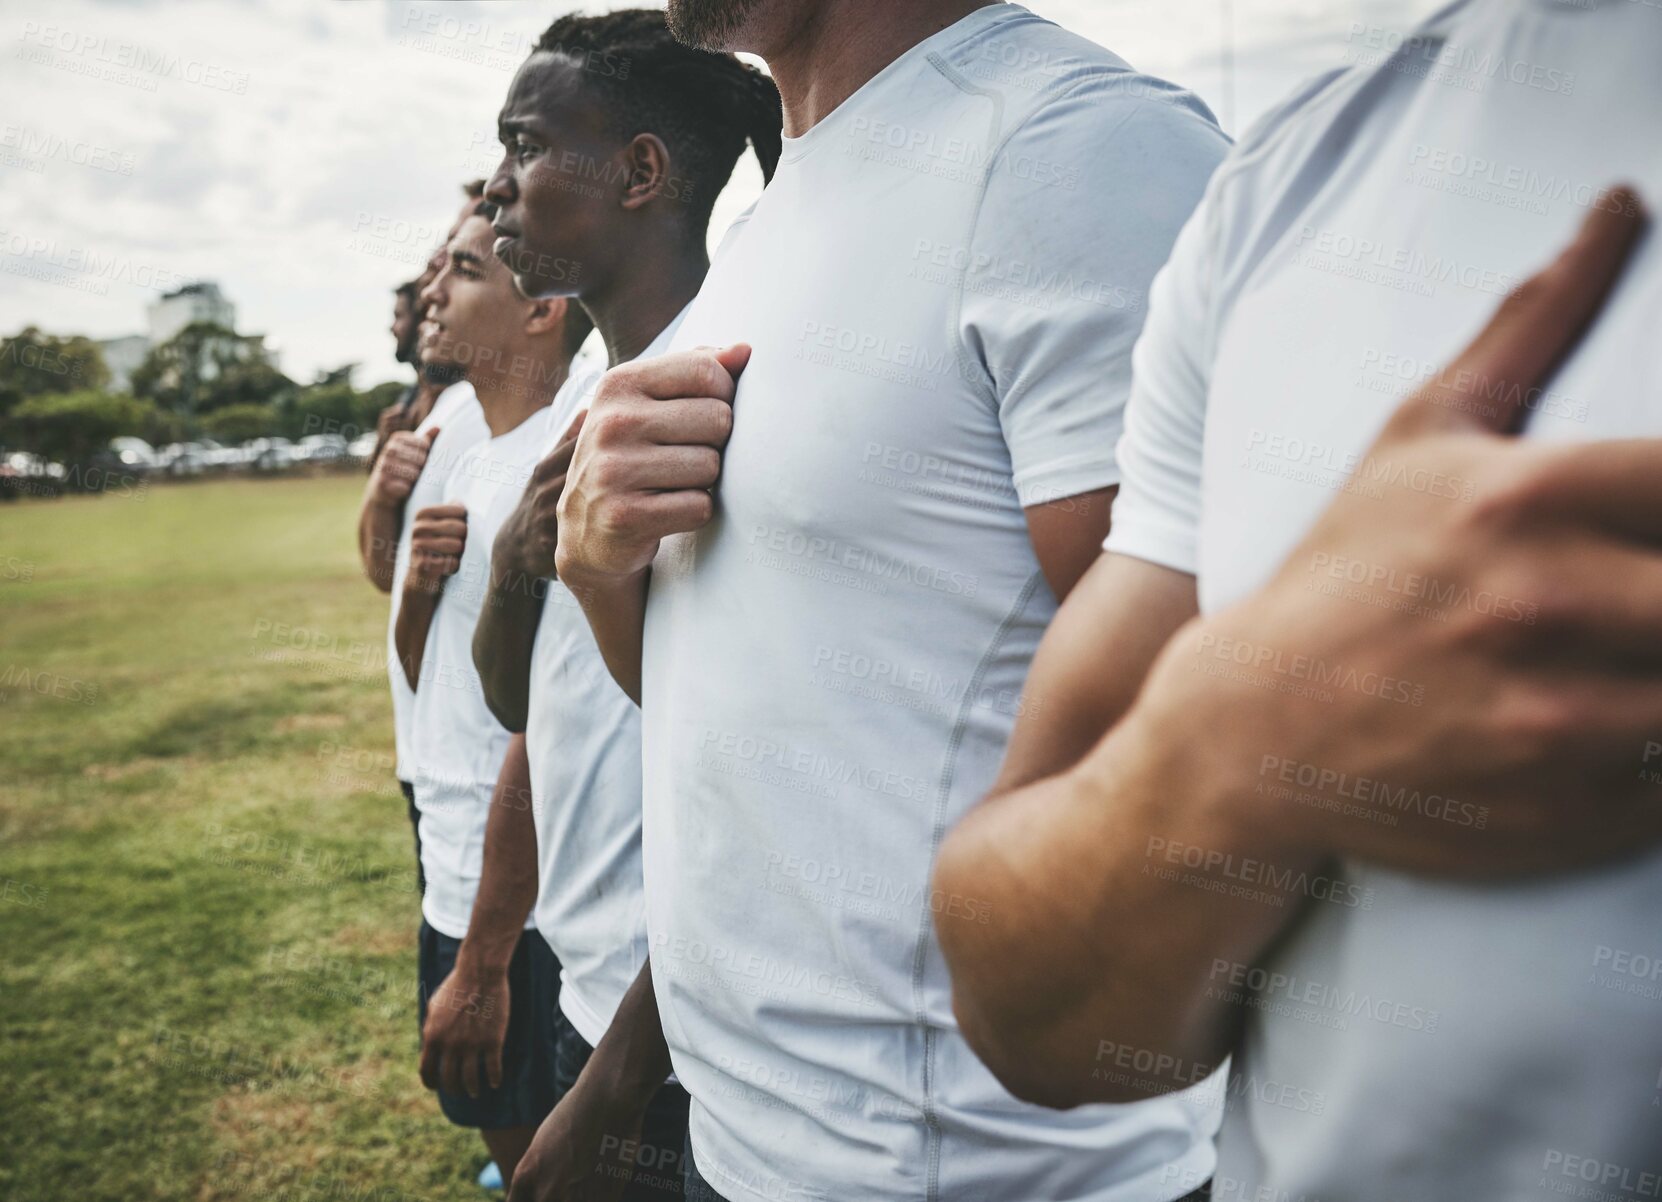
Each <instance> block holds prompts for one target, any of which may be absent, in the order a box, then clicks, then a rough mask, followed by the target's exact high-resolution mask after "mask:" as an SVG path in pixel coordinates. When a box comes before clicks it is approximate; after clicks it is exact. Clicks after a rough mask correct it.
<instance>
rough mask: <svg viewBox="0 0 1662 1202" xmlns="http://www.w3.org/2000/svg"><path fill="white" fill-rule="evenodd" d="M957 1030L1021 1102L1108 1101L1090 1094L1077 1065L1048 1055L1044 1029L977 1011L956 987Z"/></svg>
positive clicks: (1060, 1106) (1060, 1105) (1055, 1105)
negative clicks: (1036, 1028) (1079, 1074)
mask: <svg viewBox="0 0 1662 1202" xmlns="http://www.w3.org/2000/svg"><path fill="white" fill-rule="evenodd" d="M952 1012H953V1014H954V1015H955V1016H956V1017H957V1019H958V1030H959V1032H960V1033H961V1034H962V1035H963V1037H964V1041H965V1042H966V1043H968V1044H969V1046H970V1050H971V1051H972V1052H974V1053H975V1054H976V1056H977V1057H978V1058H979V1059H980V1061H981V1063H982V1064H984V1065H986V1066H987V1071H988V1072H990V1073H992V1075H993V1076H994V1077H995V1078H996V1079H997V1081H998V1083H999V1084H1000V1085H1002V1086H1003V1087H1004V1088H1005V1089H1006V1090H1008V1091H1009V1093H1010V1096H1012V1097H1014V1098H1016V1099H1017V1100H1018V1101H1022V1102H1027V1103H1029V1104H1031V1105H1034V1106H1044V1107H1047V1108H1048V1109H1051V1110H1072V1109H1073V1108H1074V1107H1075V1106H1083V1105H1084V1104H1085V1103H1087V1102H1095V1101H1102V1100H1104V1099H1102V1098H1100V1097H1098V1096H1096V1095H1095V1094H1094V1093H1087V1092H1086V1091H1085V1090H1084V1089H1082V1088H1081V1085H1080V1082H1079V1081H1078V1079H1077V1078H1078V1066H1077V1065H1076V1064H1073V1065H1070V1064H1067V1063H1062V1062H1059V1061H1058V1060H1057V1059H1056V1058H1055V1057H1054V1056H1052V1055H1051V1054H1049V1050H1048V1049H1047V1048H1046V1046H1045V1040H1044V1038H1043V1033H1042V1032H1040V1031H1037V1030H1035V1029H1034V1027H1033V1025H1032V1023H1031V1021H1028V1022H1024V1023H1012V1022H1010V1021H1008V1020H1006V1021H999V1020H998V1019H995V1018H992V1017H990V1016H988V1015H986V1014H983V1013H981V1012H980V1011H978V1010H977V1009H976V1007H975V1005H974V1003H973V1002H972V1001H971V1000H970V999H969V997H968V996H967V995H966V994H965V992H964V991H962V990H960V989H957V988H954V989H953V991H952Z"/></svg>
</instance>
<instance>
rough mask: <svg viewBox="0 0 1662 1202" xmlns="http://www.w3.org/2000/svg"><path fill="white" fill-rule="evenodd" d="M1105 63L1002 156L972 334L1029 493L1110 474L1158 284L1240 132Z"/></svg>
mask: <svg viewBox="0 0 1662 1202" xmlns="http://www.w3.org/2000/svg"><path fill="white" fill-rule="evenodd" d="M1133 78H1134V79H1135V80H1136V81H1137V82H1138V84H1139V86H1137V87H1128V86H1127V85H1126V83H1125V81H1124V77H1123V74H1122V73H1106V74H1099V75H1097V76H1095V77H1093V78H1091V79H1087V80H1083V81H1080V82H1078V83H1075V84H1073V85H1072V86H1071V87H1070V88H1069V90H1068V91H1067V92H1066V93H1065V94H1063V95H1061V96H1058V97H1056V98H1053V99H1051V100H1048V101H1046V102H1045V103H1044V104H1043V105H1042V106H1041V107H1040V108H1039V109H1038V110H1037V111H1035V112H1034V113H1033V114H1032V115H1031V116H1030V117H1029V118H1028V119H1027V120H1026V121H1025V122H1024V123H1023V125H1022V126H1021V128H1020V129H1018V130H1016V131H1015V133H1014V134H1013V135H1012V136H1011V137H1010V138H1009V139H1008V141H1007V142H1006V143H1005V145H1004V147H1003V150H1002V152H1001V153H1000V154H999V155H998V156H996V158H995V160H994V163H993V166H992V169H991V173H990V176H989V178H988V182H987V187H986V193H985V196H984V197H983V200H982V205H981V209H980V212H979V214H978V216H977V218H976V221H975V224H974V227H973V230H972V233H971V238H970V246H969V255H968V257H967V266H966V269H965V273H964V286H963V294H962V309H961V316H960V335H961V338H962V344H963V346H964V348H965V351H966V353H968V354H969V355H971V356H972V357H973V358H975V359H977V360H978V361H979V364H980V367H981V369H982V370H983V371H984V372H985V373H986V376H987V378H988V379H989V380H990V381H991V387H992V389H993V392H994V395H995V397H996V402H997V405H998V419H999V423H1000V425H1001V427H1002V430H1003V433H1004V438H1005V442H1006V444H1007V446H1008V447H1009V451H1010V458H1011V463H1012V467H1013V474H1014V483H1015V489H1016V493H1017V496H1018V497H1019V498H1020V500H1021V503H1022V505H1024V506H1027V505H1035V504H1041V503H1043V502H1046V501H1053V500H1059V499H1061V498H1065V497H1069V496H1074V495H1077V494H1078V493H1082V492H1088V491H1091V490H1093V489H1099V488H1106V487H1109V486H1111V485H1113V484H1117V483H1118V482H1119V479H1120V471H1119V468H1118V466H1117V461H1116V457H1115V447H1116V445H1117V443H1118V441H1119V438H1120V434H1121V431H1122V429H1123V422H1124V411H1125V405H1126V401H1127V398H1128V397H1129V395H1130V391H1131V351H1132V347H1133V345H1134V344H1135V342H1136V339H1137V336H1138V334H1139V332H1140V331H1141V329H1142V326H1143V321H1144V318H1145V316H1146V314H1147V311H1148V295H1149V288H1150V286H1151V284H1152V281H1153V279H1154V276H1155V274H1156V273H1157V272H1158V271H1159V269H1160V266H1161V264H1163V263H1164V262H1165V260H1166V257H1167V255H1168V253H1169V252H1170V250H1171V246H1172V242H1173V240H1174V239H1175V238H1176V237H1177V233H1178V230H1179V229H1181V228H1182V225H1183V222H1184V220H1185V219H1186V218H1187V217H1188V215H1189V213H1190V212H1191V211H1192V210H1193V209H1194V207H1195V205H1196V204H1197V203H1198V202H1199V200H1200V197H1201V195H1202V193H1203V192H1204V190H1205V186H1206V181H1207V179H1208V178H1209V177H1210V176H1211V174H1212V171H1213V169H1214V168H1215V167H1216V166H1217V164H1218V163H1219V161H1220V160H1221V159H1222V158H1223V156H1224V154H1225V152H1226V151H1227V150H1228V147H1229V142H1228V139H1227V138H1226V137H1225V136H1224V135H1223V133H1222V132H1221V131H1220V130H1219V129H1218V127H1217V126H1216V124H1214V123H1213V121H1212V119H1211V114H1210V113H1208V112H1207V111H1206V109H1205V106H1204V105H1202V104H1201V103H1200V102H1199V101H1198V100H1196V99H1195V98H1194V97H1192V96H1191V95H1190V94H1189V93H1186V92H1183V91H1182V90H1180V89H1177V88H1174V87H1171V86H1170V85H1166V84H1162V83H1160V82H1159V81H1156V80H1151V79H1147V78H1146V77H1142V76H1135V77H1133Z"/></svg>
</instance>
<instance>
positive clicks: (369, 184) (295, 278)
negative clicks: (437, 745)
mask: <svg viewBox="0 0 1662 1202" xmlns="http://www.w3.org/2000/svg"><path fill="white" fill-rule="evenodd" d="M22 7H23V8H24V9H25V10H31V9H32V10H33V11H32V13H31V12H30V11H22V12H20V11H18V6H17V5H12V6H9V7H8V9H7V11H6V13H5V14H4V15H3V16H0V181H3V187H0V269H4V272H5V274H4V275H0V331H7V332H10V331H12V330H15V329H17V328H19V327H21V326H23V325H26V324H31V323H33V324H37V325H40V326H42V327H44V328H46V329H49V330H54V331H59V332H64V333H72V332H78V333H88V334H91V335H94V336H96V337H110V336H115V335H119V334H125V333H131V332H135V331H139V330H142V328H143V324H144V305H145V304H146V302H148V301H149V300H151V299H153V298H154V296H155V295H156V294H157V291H158V288H159V287H167V286H170V285H172V284H174V283H177V282H180V281H182V280H186V279H194V278H198V277H201V278H209V279H214V280H217V281H219V282H220V284H221V285H222V287H223V288H224V290H225V292H226V294H227V295H228V296H229V297H230V298H231V299H232V300H233V301H234V302H235V303H236V305H237V307H238V313H239V319H240V325H241V326H242V328H243V329H245V330H248V331H254V332H261V333H265V334H267V335H268V336H269V338H270V339H271V341H272V342H273V343H274V344H275V345H277V346H278V347H280V349H281V351H282V356H283V366H284V368H285V369H286V370H287V371H288V372H289V373H290V374H291V375H293V376H295V377H296V378H299V379H302V380H304V379H309V378H310V377H311V375H312V373H313V372H314V371H316V370H317V369H319V368H322V367H332V366H335V365H338V364H340V363H344V362H350V361H357V362H359V363H361V364H362V371H361V372H360V376H359V380H360V383H365V384H367V383H371V382H374V381H375V380H379V379H386V378H392V377H394V376H395V375H396V374H397V373H398V371H399V369H398V367H397V365H396V364H395V363H394V362H393V360H392V355H391V344H390V339H389V337H388V336H387V334H386V324H387V320H388V314H389V310H390V304H389V301H390V289H391V288H392V286H393V285H394V284H396V283H397V282H399V281H400V280H403V279H407V278H409V277H410V276H412V275H414V274H415V273H416V271H417V270H418V269H419V265H420V263H421V261H422V260H423V259H424V258H425V257H426V253H427V251H428V250H429V249H430V246H431V244H432V242H433V241H434V240H435V239H436V237H437V236H438V232H439V231H441V230H442V228H443V227H444V225H445V224H447V223H448V220H449V219H450V217H451V216H452V215H453V214H454V212H455V209H456V206H457V203H458V202H459V199H460V193H459V191H458V189H457V185H458V183H459V182H460V181H461V180H462V179H463V178H465V177H469V176H475V177H476V176H479V175H483V174H487V173H488V170H489V167H490V166H491V165H493V164H494V162H495V154H496V147H495V141H494V127H495V115H496V110H497V107H498V106H499V104H500V103H501V99H502V96H503V95H504V93H505V92H506V89H507V85H508V81H509V79H510V78H511V76H512V73H513V71H514V69H515V68H516V67H517V66H518V64H519V62H520V60H521V59H522V58H523V57H524V55H525V52H526V50H527V49H528V47H529V45H530V43H531V42H532V41H534V40H535V37H536V35H537V33H538V32H539V31H540V30H541V29H542V28H543V27H544V26H545V25H546V24H547V23H548V21H549V20H550V19H551V18H552V17H553V16H554V15H557V14H558V13H561V12H567V11H572V10H574V9H578V8H583V7H587V8H588V9H590V10H591V11H594V10H597V9H598V8H599V7H601V6H599V5H594V4H590V5H586V6H585V5H580V4H574V3H570V2H556V3H552V4H551V3H548V2H547V0H535V2H518V0H513V2H498V3H488V4H487V3H479V2H474V0H467V2H461V3H450V4H441V3H433V2H428V0H395V2H393V3H386V4H381V3H357V4H341V3H328V2H325V0H286V2H284V3H274V2H265V3H248V2H245V3H240V4H236V5H228V4H225V3H223V0H171V2H170V3H167V4H165V5H162V4H131V3H124V4H101V3H96V2H94V0H24V4H23V6H22ZM1030 7H1032V8H1034V9H1035V10H1036V11H1038V12H1040V13H1042V14H1044V15H1046V16H1049V17H1052V18H1054V19H1056V20H1058V21H1059V22H1061V23H1062V24H1064V25H1067V26H1068V27H1070V28H1073V29H1076V30H1078V31H1079V32H1081V33H1083V34H1085V35H1086V36H1088V37H1090V38H1092V39H1094V40H1096V41H1098V42H1101V43H1102V44H1104V45H1106V46H1110V47H1112V48H1113V49H1115V50H1116V51H1118V52H1119V53H1120V54H1122V55H1124V56H1125V57H1126V58H1128V59H1129V60H1130V61H1131V62H1133V63H1134V64H1135V65H1136V66H1138V67H1139V68H1141V69H1143V70H1147V71H1152V72H1154V73H1155V74H1161V75H1165V76H1167V77H1169V78H1172V79H1175V80H1176V81H1177V82H1179V83H1182V84H1185V85H1186V86H1188V87H1191V88H1193V89H1194V90H1196V91H1197V92H1199V93H1200V94H1201V95H1202V96H1203V97H1205V98H1206V100H1207V101H1208V102H1209V103H1210V104H1212V106H1213V108H1214V110H1215V111H1217V112H1218V113H1219V115H1220V116H1221V117H1223V118H1224V119H1225V121H1226V123H1233V124H1234V125H1236V126H1239V125H1240V124H1243V123H1245V122H1246V121H1248V120H1250V119H1251V118H1252V117H1253V116H1255V115H1256V114H1257V113H1258V112H1261V111H1262V110H1263V109H1264V108H1265V107H1267V106H1268V105H1269V104H1271V103H1273V102H1274V100H1275V99H1276V98H1277V97H1278V96H1279V95H1280V94H1281V93H1283V92H1285V91H1286V90H1287V89H1288V88H1289V87H1290V86H1291V85H1292V84H1293V83H1295V82H1296V81H1297V80H1298V79H1299V78H1302V77H1303V76H1305V75H1307V74H1309V73H1310V72H1312V71H1314V70H1318V69H1321V68H1323V67H1326V66H1329V65H1337V64H1338V63H1339V62H1341V61H1342V58H1341V55H1342V50H1343V38H1344V34H1345V31H1346V29H1347V28H1348V27H1349V23H1350V22H1352V21H1357V20H1366V21H1377V22H1380V23H1384V24H1389V25H1394V26H1404V25H1406V24H1408V23H1410V22H1411V21H1412V20H1413V19H1415V18H1416V17H1417V16H1419V15H1422V14H1423V13H1424V12H1426V11H1428V9H1429V8H1430V4H1429V3H1428V2H1426V0H1030ZM1226 45H1232V47H1233V62H1234V71H1233V86H1232V87H1231V86H1230V77H1229V76H1228V74H1227V73H1226V71H1225V68H1224V62H1225V55H1224V53H1223V50H1224V47H1225V46H1226ZM760 187H761V174H760V171H759V170H758V169H757V167H756V165H755V162H754V160H752V159H750V158H749V157H748V156H747V158H746V160H745V161H744V163H743V164H741V169H740V171H739V173H738V174H737V175H736V177H735V179H734V182H733V184H732V185H730V187H729V189H728V191H727V192H726V193H724V194H723V196H722V198H721V200H720V202H719V203H718V206H717V210H716V220H715V223H714V228H715V230H716V231H717V233H719V231H720V230H721V229H722V228H725V224H726V222H727V221H730V220H731V219H732V217H733V216H734V215H735V214H736V213H738V212H739V211H740V210H741V209H742V208H743V207H744V205H746V204H748V203H749V201H750V199H752V198H753V197H754V195H755V194H756V192H757V191H758V190H759V189H760ZM378 227H380V228H384V229H388V230H392V231H394V233H393V234H391V235H389V236H383V237H380V238H376V237H374V236H373V235H374V233H375V230H376V229H377V228H378ZM366 233H367V234H369V235H371V237H370V239H369V241H368V242H367V243H366V242H363V241H361V240H360V239H361V236H362V235H364V234H366ZM399 235H401V236H399ZM351 247H360V249H349V248H351ZM377 251H379V252H382V253H376V252H377ZM66 265H68V266H66ZM70 268H76V269H78V270H70ZM31 273H35V274H39V273H45V274H48V275H50V276H52V279H51V280H42V279H35V278H29V277H30V274H31ZM64 281H69V282H71V283H74V284H75V285H77V286H74V287H71V286H66V283H65V282H64Z"/></svg>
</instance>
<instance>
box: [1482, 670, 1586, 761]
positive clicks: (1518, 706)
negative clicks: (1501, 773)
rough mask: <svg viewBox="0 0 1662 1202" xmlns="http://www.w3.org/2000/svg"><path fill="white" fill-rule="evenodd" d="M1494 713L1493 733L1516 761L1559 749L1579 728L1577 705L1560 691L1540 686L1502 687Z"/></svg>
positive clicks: (1543, 755)
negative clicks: (1503, 688)
mask: <svg viewBox="0 0 1662 1202" xmlns="http://www.w3.org/2000/svg"><path fill="white" fill-rule="evenodd" d="M1494 713H1495V716H1494V723H1495V729H1496V731H1497V733H1498V734H1499V736H1500V738H1501V740H1502V742H1503V744H1504V745H1505V746H1506V747H1507V748H1508V749H1509V750H1510V751H1511V755H1512V757H1513V758H1514V759H1516V760H1517V761H1519V762H1526V763H1527V762H1531V761H1535V760H1539V759H1541V758H1544V757H1546V756H1549V755H1551V754H1553V753H1555V752H1561V751H1562V750H1563V749H1564V748H1565V746H1566V745H1567V744H1568V743H1569V742H1570V741H1571V740H1572V739H1573V738H1574V736H1575V735H1576V734H1577V733H1578V731H1579V730H1580V713H1581V709H1580V707H1579V706H1578V705H1576V703H1575V702H1574V701H1573V700H1572V699H1571V698H1570V697H1569V696H1568V695H1567V694H1566V693H1565V692H1564V691H1562V690H1557V689H1553V688H1550V687H1547V686H1544V685H1527V686H1519V687H1516V688H1513V689H1508V690H1506V691H1505V692H1504V693H1502V694H1501V696H1500V697H1499V698H1497V700H1496V703H1495V711H1494Z"/></svg>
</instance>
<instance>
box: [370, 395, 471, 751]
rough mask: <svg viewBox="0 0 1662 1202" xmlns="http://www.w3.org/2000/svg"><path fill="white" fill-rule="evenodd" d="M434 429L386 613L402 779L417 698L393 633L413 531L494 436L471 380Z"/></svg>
mask: <svg viewBox="0 0 1662 1202" xmlns="http://www.w3.org/2000/svg"><path fill="white" fill-rule="evenodd" d="M434 426H437V427H438V428H439V433H438V437H437V438H435V439H434V440H433V446H432V448H431V449H430V450H429V451H428V453H427V463H426V466H425V467H423V468H422V471H421V475H420V476H418V477H416V482H415V485H414V487H412V488H411V489H410V495H409V498H408V500H407V501H406V502H405V504H404V525H403V528H402V529H401V530H400V531H399V534H398V550H397V552H396V554H395V557H394V561H393V568H392V604H391V606H390V607H389V612H388V614H387V682H388V684H390V685H391V686H392V738H393V752H394V756H395V759H396V767H395V771H396V772H397V774H398V779H399V780H403V781H407V780H409V779H410V766H409V764H410V761H409V760H408V759H407V758H406V757H407V755H408V747H409V741H410V710H411V708H412V706H413V705H414V703H415V694H414V693H412V692H411V691H410V682H409V681H407V680H405V679H404V669H403V667H402V666H401V665H400V664H399V662H398V646H397V643H396V641H395V640H394V637H393V636H394V632H395V631H396V630H397V627H398V602H399V600H400V599H401V598H402V597H403V596H404V573H405V572H407V571H409V568H410V532H411V528H412V527H413V526H414V524H415V515H416V513H417V512H418V511H420V510H422V509H425V508H427V506H429V505H437V504H438V503H439V499H440V498H441V497H442V496H443V495H444V483H445V480H446V479H448V478H449V476H450V471H451V469H452V468H454V467H455V466H456V460H457V458H458V457H459V456H460V455H461V453H462V452H463V451H465V450H467V449H468V448H469V447H471V446H472V445H473V444H474V443H476V442H478V441H479V440H481V439H484V438H489V437H490V428H489V427H488V426H486V425H485V414H484V412H483V411H482V410H481V409H480V408H479V398H478V397H477V396H475V395H474V392H473V385H471V384H469V383H468V382H467V381H466V380H462V381H460V382H458V383H455V384H452V385H451V386H450V387H449V388H446V389H445V390H444V391H443V392H441V393H439V395H438V397H437V398H435V399H434V401H433V408H432V409H431V410H429V411H428V414H427V416H426V418H425V419H424V420H423V421H422V423H421V424H420V425H419V426H417V427H416V433H417V434H426V433H427V431H428V430H430V429H432V428H433V427H434Z"/></svg>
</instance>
